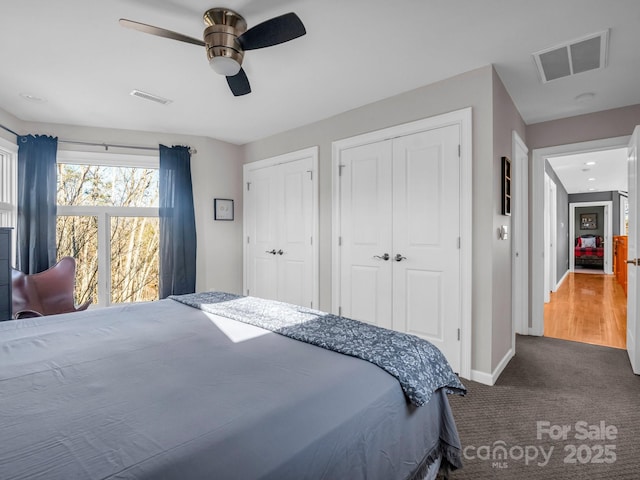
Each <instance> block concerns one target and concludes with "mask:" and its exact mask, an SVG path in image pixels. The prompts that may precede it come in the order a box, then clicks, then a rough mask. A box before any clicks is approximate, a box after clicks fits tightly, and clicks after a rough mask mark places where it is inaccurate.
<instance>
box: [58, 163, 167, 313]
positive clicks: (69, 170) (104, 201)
mask: <svg viewBox="0 0 640 480" xmlns="http://www.w3.org/2000/svg"><path fill="white" fill-rule="evenodd" d="M57 177H58V191H57V203H58V207H57V210H58V219H57V228H56V230H57V231H56V243H57V249H58V257H63V256H66V255H68V256H71V257H74V258H75V259H76V261H77V273H76V302H77V303H82V302H84V301H86V300H89V299H91V300H92V301H93V303H94V304H97V305H99V306H108V305H111V304H113V303H123V302H141V301H150V300H157V299H158V281H159V239H160V234H159V230H160V229H159V220H158V157H157V156H154V157H149V156H139V155H121V154H112V153H81V152H69V151H59V152H58V175H57Z"/></svg>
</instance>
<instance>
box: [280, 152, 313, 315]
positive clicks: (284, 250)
mask: <svg viewBox="0 0 640 480" xmlns="http://www.w3.org/2000/svg"><path fill="white" fill-rule="evenodd" d="M277 169H278V173H277V175H278V177H279V180H280V182H281V183H280V184H279V187H278V190H279V192H278V193H279V195H280V196H281V198H280V199H279V201H278V204H279V207H278V217H279V218H278V220H277V225H280V227H281V228H280V232H279V235H278V245H277V251H276V256H277V262H278V282H277V283H278V299H279V300H280V301H283V302H288V303H293V304H294V305H303V306H305V307H314V306H315V305H313V303H312V300H313V251H312V248H311V245H312V242H313V238H312V237H313V183H312V176H313V164H312V159H311V158H306V159H303V160H298V161H295V162H288V163H284V164H282V165H279V166H278V167H277Z"/></svg>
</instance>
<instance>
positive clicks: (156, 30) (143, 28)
mask: <svg viewBox="0 0 640 480" xmlns="http://www.w3.org/2000/svg"><path fill="white" fill-rule="evenodd" d="M120 25H122V26H123V27H126V28H131V29H133V30H138V31H139V32H144V33H150V34H151V35H156V36H158V37H164V38H170V39H171V40H178V41H180V42H186V43H192V44H193V45H199V46H201V47H204V46H205V44H204V42H203V41H202V40H198V39H197V38H193V37H189V36H187V35H183V34H181V33H178V32H172V31H171V30H166V29H164V28H160V27H154V26H153V25H147V24H146V23H140V22H134V21H133V20H128V19H126V18H121V19H120Z"/></svg>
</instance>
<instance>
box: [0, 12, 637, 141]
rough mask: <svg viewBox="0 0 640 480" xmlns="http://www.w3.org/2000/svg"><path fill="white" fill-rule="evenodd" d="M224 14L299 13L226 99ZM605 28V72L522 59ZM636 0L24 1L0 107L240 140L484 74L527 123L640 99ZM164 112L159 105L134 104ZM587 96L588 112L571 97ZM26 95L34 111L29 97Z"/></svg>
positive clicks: (4, 47) (10, 40) (0, 86)
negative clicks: (549, 72) (541, 71)
mask: <svg viewBox="0 0 640 480" xmlns="http://www.w3.org/2000/svg"><path fill="white" fill-rule="evenodd" d="M220 6H225V7H229V8H232V9H234V10H237V11H238V12H239V13H241V14H243V15H244V16H245V18H246V20H247V22H248V24H249V27H251V26H253V25H256V24H258V23H260V22H262V21H264V20H267V19H269V18H271V17H273V16H276V15H280V14H283V13H286V12H289V11H294V12H296V13H297V14H298V15H299V17H300V18H301V19H302V21H303V22H304V24H305V26H306V28H307V35H306V36H304V37H301V38H299V39H296V40H294V41H291V42H288V43H286V44H283V45H278V46H275V47H272V48H267V49H261V50H254V51H249V52H247V54H246V56H245V61H244V64H243V67H244V69H245V71H246V73H247V75H248V77H249V80H250V82H251V86H252V89H253V92H252V93H251V94H249V95H247V96H244V97H237V98H236V97H233V96H232V95H231V93H230V92H229V90H228V87H227V84H226V81H225V79H224V77H220V76H218V75H216V74H215V73H214V72H213V71H212V70H211V69H210V68H209V66H208V63H207V61H206V54H205V51H204V48H202V47H197V46H194V45H189V44H185V43H181V42H176V41H172V40H168V39H164V38H159V37H155V36H151V35H145V34H143V33H140V32H137V31H132V30H128V29H125V28H122V27H121V26H120V25H119V24H118V19H119V18H121V17H125V18H129V19H132V20H136V21H140V22H143V23H148V24H152V25H156V26H159V27H163V28H167V29H169V30H174V31H177V32H180V33H183V34H186V35H189V36H192V37H196V38H201V35H202V30H203V28H204V24H203V22H202V13H203V12H204V11H205V10H207V9H208V8H212V7H220ZM606 29H610V42H609V61H608V66H607V68H605V69H603V70H598V71H592V72H587V73H583V74H580V75H577V76H575V77H571V78H563V79H559V80H556V81H553V82H550V83H547V84H542V83H541V82H540V81H539V79H538V73H537V71H536V69H535V65H534V62H533V60H532V56H531V54H532V53H533V52H537V51H540V50H543V49H546V48H549V47H553V46H555V45H557V44H560V43H563V42H566V41H570V40H574V39H578V38H580V37H583V36H585V35H589V34H592V33H595V32H599V31H602V30H606ZM639 45H640V2H639V1H638V0H616V1H615V2H614V1H611V0H562V1H558V0H536V1H531V0H509V1H505V0H448V1H447V0H400V1H395V2H390V1H381V0H342V1H338V0H323V1H312V0H225V1H224V2H223V4H216V3H215V2H213V3H211V1H210V0H209V1H206V2H205V1H203V0H183V1H179V0H101V1H97V0H65V1H62V2H60V1H58V2H54V1H51V0H20V1H13V2H9V1H5V2H3V5H2V27H1V28H0V49H1V50H0V51H1V55H0V108H3V109H4V110H6V111H8V112H10V113H12V114H13V115H15V116H17V117H18V118H20V119H22V120H27V121H38V122H52V123H65V124H72V125H88V126H96V127H111V128H124V129H135V130H147V131H157V132H169V133H184V134H194V135H203V136H208V137H213V138H217V139H220V140H225V141H229V142H233V143H237V144H243V143H246V142H249V141H252V140H256V139H259V138H263V137H266V136H269V135H272V134H274V133H278V132H280V131H285V130H288V129H291V128H294V127H296V126H300V125H304V124H307V123H311V122H314V121H316V120H320V119H323V118H327V117H330V116H332V115H336V114H338V113H341V112H343V111H346V110H350V109H353V108H356V107H358V106H361V105H364V104H368V103H371V102H374V101H376V100H379V99H382V98H386V97H390V96H392V95H396V94H398V93H401V92H405V91H408V90H411V89H414V88H417V87H420V86H423V85H427V84H430V83H433V82H436V81H439V80H442V79H445V78H449V77H451V76H454V75H456V74H459V73H463V72H466V71H469V70H472V69H475V68H478V67H481V66H485V65H488V64H494V65H495V68H496V70H497V71H498V73H499V75H500V77H501V78H502V80H503V82H504V83H505V86H506V87H507V90H508V91H509V93H510V94H511V96H512V98H513V100H514V102H515V104H516V106H517V108H518V109H519V111H520V113H521V114H522V116H523V118H524V120H525V122H526V123H528V124H530V123H536V122H540V121H544V120H549V119H555V118H562V117H566V116H572V115H577V114H581V113H588V112H593V111H599V110H605V109H610V108H616V107H620V106H626V105H633V104H638V103H640V88H638V79H639V78H640V48H638V46H639ZM133 89H139V90H143V91H145V92H149V93H153V94H156V95H159V96H162V97H165V98H169V99H171V100H173V102H172V103H171V104H169V105H167V106H161V105H158V104H155V103H151V102H148V101H145V100H141V99H139V98H135V97H132V96H130V95H129V92H130V91H131V90H133ZM586 92H592V93H594V94H595V97H594V98H593V99H592V100H591V101H590V102H587V103H581V102H579V101H576V100H575V97H576V96H578V95H580V94H583V93H586ZM21 94H27V95H31V96H34V97H38V98H42V99H45V100H46V101H44V102H40V103H38V102H34V101H29V100H26V99H24V98H23V97H21Z"/></svg>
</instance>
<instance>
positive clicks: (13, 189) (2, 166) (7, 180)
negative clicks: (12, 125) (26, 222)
mask: <svg viewBox="0 0 640 480" xmlns="http://www.w3.org/2000/svg"><path fill="white" fill-rule="evenodd" d="M0 189H1V190H0V191H1V192H2V195H1V196H0V213H2V214H5V215H6V216H7V217H8V221H6V222H0V226H1V227H10V228H12V229H13V230H12V232H11V243H12V248H11V251H12V252H13V255H14V258H12V259H11V263H12V265H13V264H14V262H15V255H16V235H17V227H18V145H17V144H15V143H12V142H10V141H9V140H6V139H5V138H2V137H0ZM3 197H4V198H3ZM3 216H4V215H3Z"/></svg>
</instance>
